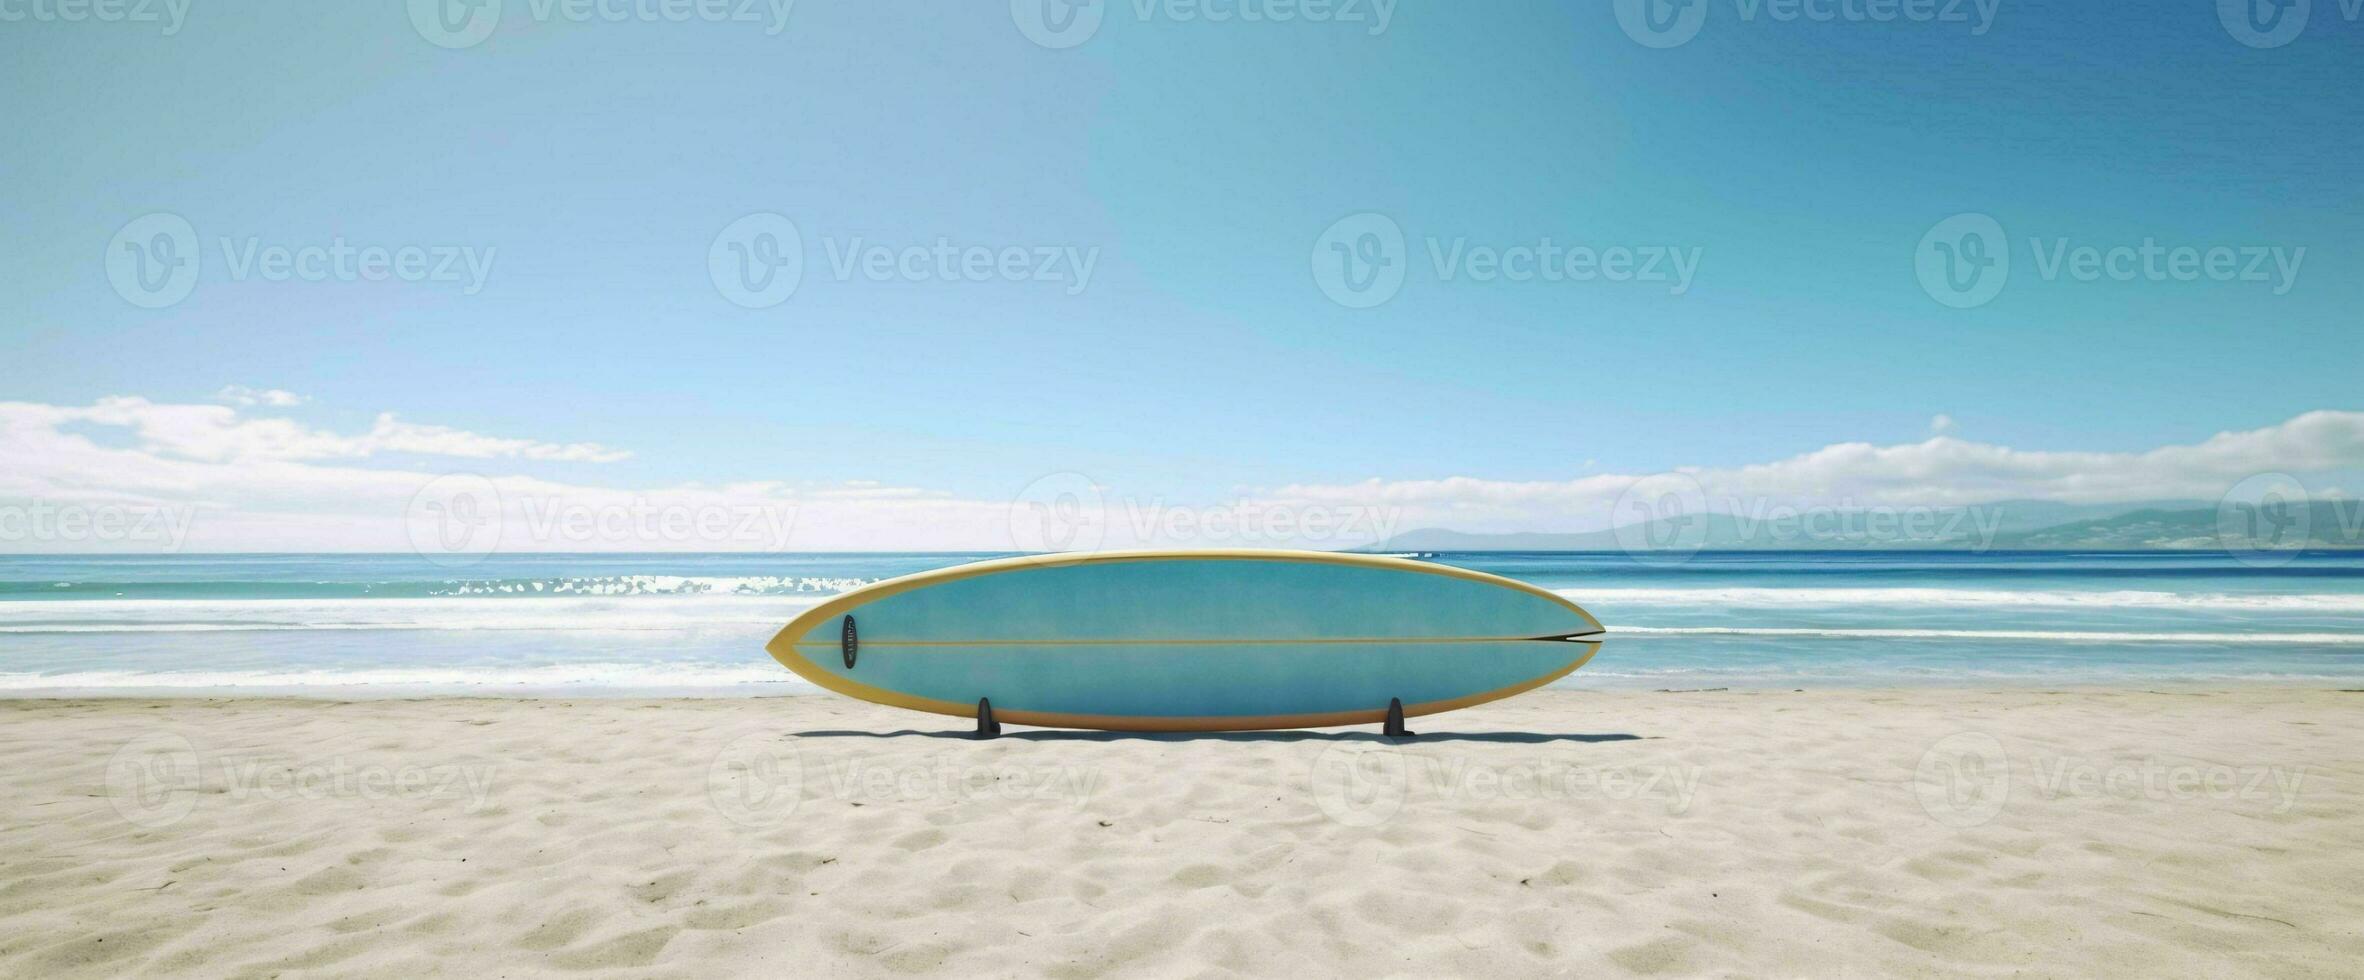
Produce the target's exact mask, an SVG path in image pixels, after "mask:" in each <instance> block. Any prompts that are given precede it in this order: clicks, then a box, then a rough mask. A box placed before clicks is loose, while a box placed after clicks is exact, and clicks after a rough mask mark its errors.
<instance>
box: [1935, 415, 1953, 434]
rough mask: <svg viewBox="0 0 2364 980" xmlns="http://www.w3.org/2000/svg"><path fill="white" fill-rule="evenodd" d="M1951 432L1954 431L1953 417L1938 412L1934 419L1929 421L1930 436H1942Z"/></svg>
mask: <svg viewBox="0 0 2364 980" xmlns="http://www.w3.org/2000/svg"><path fill="white" fill-rule="evenodd" d="M1952 431H1954V417H1953V416H1951V415H1947V414H1945V413H1944V412H1939V413H1937V415H1936V417H1935V418H1932V419H1930V420H1929V434H1930V435H1933V436H1942V435H1944V434H1946V433H1948V432H1952Z"/></svg>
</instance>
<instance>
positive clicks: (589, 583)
mask: <svg viewBox="0 0 2364 980" xmlns="http://www.w3.org/2000/svg"><path fill="white" fill-rule="evenodd" d="M876 581H879V580H878V579H874V578H860V577H834V576H814V575H746V576H731V577H714V576H699V575H596V576H577V577H569V578H552V579H494V580H486V581H481V582H469V581H462V582H454V583H451V584H450V585H448V586H445V587H444V588H441V589H438V590H436V594H437V595H444V596H528V595H548V596H641V595H717V596H779V595H807V594H836V593H840V592H847V591H850V590H853V589H858V588H861V587H862V586H865V585H869V584H871V583H873V582H876Z"/></svg>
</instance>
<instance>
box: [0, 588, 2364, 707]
mask: <svg viewBox="0 0 2364 980" xmlns="http://www.w3.org/2000/svg"><path fill="white" fill-rule="evenodd" d="M987 557H993V556H989V555H951V554H785V555H744V554H733V555H508V556H501V555H496V556H491V557H488V558H485V559H482V560H481V561H477V562H475V563H473V564H468V565H465V566H452V565H449V564H443V563H438V562H434V561H429V560H427V559H424V558H420V557H416V556H398V555H236V556H202V555H181V556H154V557H30V556H7V557H0V696H10V695H19V696H21V695H31V694H66V693H124V694H130V693H140V694H159V693H160V694H220V693H225V692H247V693H302V694H322V695H331V696H339V697H350V696H370V695H382V694H417V693H453V692H461V693H485V694H508V693H565V694H586V695H588V694H605V693H666V694H722V695H730V694H765V693H784V692H794V691H804V690H810V688H809V687H808V686H807V685H805V684H804V683H803V682H802V681H800V680H798V679H796V678H795V677H794V676H793V675H790V674H789V673H788V672H787V671H786V670H785V669H783V668H781V667H780V666H779V665H778V664H776V663H774V662H773V661H772V660H771V658H770V657H769V656H768V655H767V654H765V653H764V651H763V644H764V641H765V640H767V639H769V638H770V636H771V634H772V633H773V632H774V631H776V630H777V629H778V628H779V627H780V626H781V625H782V624H784V623H786V622H787V621H788V620H789V619H790V618H792V617H794V616H795V615H796V614H797V613H798V612H800V611H802V610H804V609H806V608H809V607H810V606H812V605H813V604H814V603H817V602H820V601H822V600H824V599H826V598H827V597H829V596H832V595H836V594H838V593H840V592H842V591H844V590H846V589H849V588H854V587H857V586H860V585H862V584H865V583H869V582H873V581H877V580H879V579H882V578H888V577H892V576H896V575H903V574H908V573H911V572H916V571H922V570H925V569H929V568H937V567H942V566H946V565H953V564H959V563H962V562H967V561H975V560H978V559H981V558H987ZM1410 557H1415V558H1418V559H1420V560H1425V561H1435V562H1442V563H1446V564H1452V565H1460V566H1464V567H1468V568H1474V569H1479V570H1482V571H1487V572H1493V573H1496V574H1501V575H1508V576H1511V577H1513V578H1519V579H1524V580H1526V581H1529V582H1533V583H1535V584H1537V585H1540V586H1543V587H1545V588H1549V589H1552V590H1555V591H1558V592H1560V593H1561V594H1564V595H1566V596H1568V597H1569V598H1570V599H1573V600H1575V601H1576V602H1578V603H1579V604H1581V605H1583V606H1584V607H1585V608H1587V609H1589V610H1591V611H1592V612H1593V613H1594V614H1595V615H1596V616H1598V617H1599V618H1600V619H1601V620H1602V621H1603V622H1604V623H1606V624H1607V625H1608V626H1609V628H1610V630H1611V636H1610V638H1609V640H1608V641H1607V643H1606V644H1605V645H1604V646H1603V648H1602V650H1601V652H1600V654H1599V656H1597V657H1596V658H1595V659H1594V660H1593V662H1592V663H1591V664H1590V665H1588V666H1587V667H1586V668H1585V669H1583V670H1581V671H1578V672H1577V673H1576V674H1574V675H1571V676H1570V677H1569V678H1568V679H1566V680H1565V681H1562V682H1561V684H1562V686H1567V687H1576V688H1637V687H1638V688H1645V689H1655V688H1678V689H1681V688H1707V687H1733V688H1749V687H1778V688H1799V687H1806V688H1812V687H1831V686H1879V685H1932V684H1942V685H1990V686H1991V685H2054V684H2113V685H2115V684H2123V685H2135V684H2148V683H2193V682H2197V683H2221V682H2230V681H2252V682H2255V681H2262V682H2284V683H2305V684H2328V685H2338V686H2364V554H2358V553H2353V552H2346V553H2308V554H2303V555H2297V556H2293V557H2292V558H2291V560H2290V561H2288V562H2287V563H2285V564H2280V565H2276V566H2271V567H2253V566H2251V565H2248V564H2244V563H2242V562H2240V561H2236V560H2234V559H2233V558H2232V557H2230V556H2226V555H2222V554H2215V555H2211V554H2206V553H2198V552H2183V553H2157V552H2149V553H2087V554H2067V553H2003V554H1997V553H1989V554H1955V553H1905V552H1811V553H1800V552H1782V553H1766V552H1749V553H1720V554H1719V553H1704V554H1699V555H1695V556H1691V557H1690V558H1688V559H1687V560H1683V561H1668V560H1665V559H1663V558H1656V559H1652V560H1647V561H1645V560H1638V559H1636V558H1634V557H1632V556H1628V555H1624V554H1615V553H1610V554H1600V553H1531V554H1529V553H1493V552H1487V553H1441V554H1420V555H1415V556H1410Z"/></svg>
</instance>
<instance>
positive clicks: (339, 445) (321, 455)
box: [0, 397, 632, 463]
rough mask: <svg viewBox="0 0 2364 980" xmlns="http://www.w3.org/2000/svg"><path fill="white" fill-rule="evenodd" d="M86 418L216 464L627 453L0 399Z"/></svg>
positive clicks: (147, 445)
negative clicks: (402, 456)
mask: <svg viewBox="0 0 2364 980" xmlns="http://www.w3.org/2000/svg"><path fill="white" fill-rule="evenodd" d="M68 423H87V424H91V425H98V426H108V427H115V428H122V429H127V430H130V432H131V433H132V435H133V436H134V437H135V438H136V439H137V441H138V442H139V444H140V447H141V448H142V449H144V450H147V451H148V452H150V453H153V454H155V455H158V456H165V457H178V458H184V459H199V460H210V461H217V462H226V461H233V460H236V461H246V462H252V461H257V460H316V459H362V458H366V457H370V456H374V455H377V454H378V453H382V452H392V453H416V454H419V455H422V456H449V457H455V458H460V459H531V460H550V461H561V462H589V463H612V462H615V461H617V460H621V459H625V458H628V457H630V456H631V455H632V454H631V453H628V452H623V451H620V450H615V449H609V448H607V447H605V446H601V445H599V444H597V443H588V442H580V443H564V444H561V443H549V442H540V441H537V440H533V439H510V438H502V437H498V436H487V435H480V434H478V433H474V432H467V431H463V430H460V429H453V428H448V427H445V426H439V425H419V424H416V423H410V422H403V421H401V420H399V419H396V418H395V417H394V416H393V415H392V414H391V413H388V414H381V415H379V416H378V417H377V421H376V422H375V424H373V425H372V426H371V427H370V429H369V431H367V432H363V433H360V434H357V435H342V434H339V433H336V432H331V431H328V430H326V429H318V428H313V427H311V426H307V425H304V424H303V423H300V422H297V421H295V420H293V419H284V418H249V417H245V416H243V415H241V414H240V412H239V410H238V409H237V408H233V407H230V406H226V405H165V404H158V403H155V402H151V401H149V400H147V399H145V398H129V397H115V398H101V399H99V400H98V402H96V403H95V404H92V405H90V406H88V407H70V406H57V405H35V404H29V403H24V402H0V426H5V427H9V428H12V429H14V428H33V429H44V428H45V429H50V430H54V429H55V428H56V427H57V426H59V425H64V424H68Z"/></svg>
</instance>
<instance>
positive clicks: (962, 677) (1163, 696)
mask: <svg viewBox="0 0 2364 980" xmlns="http://www.w3.org/2000/svg"><path fill="white" fill-rule="evenodd" d="M1600 633H1601V625H1600V623H1599V621H1597V620H1595V619H1593V618H1592V616H1591V615H1590V614H1588V613H1586V612H1585V611H1584V610H1583V609H1581V608H1578V607H1577V606H1576V605H1575V604H1574V603H1571V602H1569V601H1567V600H1566V599H1563V598H1561V597H1559V596H1557V595H1554V594H1552V593H1550V592H1546V591H1544V590H1542V589H1538V588H1535V587H1534V586H1530V585H1527V584H1525V583H1523V582H1518V581H1515V580H1512V579H1506V578H1502V577H1499V576H1494V575H1487V574H1485V573H1482V572H1473V571H1470V570H1467V569H1462V568H1455V567H1452V566H1449V565H1435V564H1429V563H1426V562H1416V561H1407V560H1404V559H1397V558H1386V557H1380V556H1375V555H1340V554H1330V553H1324V552H1295V551H1244V550H1243V551H1185V552H1174V551H1155V552H1108V553H1099V554H1077V555H1044V556H1033V557H1023V558H1009V559H1001V560H998V561H989V562H978V563H975V564H970V565H961V566H956V567H953V568H946V569H938V570H935V571H930V572H923V573H920V574H918V575H910V576H905V577H902V578H898V579H891V580H888V581H885V582H879V583H876V584H873V585H870V586H867V587H865V588H862V589H857V590H855V591H852V592H848V593H846V594H845V595H842V596H838V597H836V598H834V599H831V600H829V601H827V602H824V603H822V604H820V605H818V606H815V607H814V608H813V609H811V610H809V611H807V612H806V613H804V614H803V615H801V616H798V617H797V618H796V619H795V620H794V621H793V622H790V623H789V624H788V626H787V627H786V628H785V629H782V630H781V631H780V633H779V635H778V636H775V637H774V638H773V639H772V641H771V643H770V645H769V646H768V648H767V649H768V650H769V651H770V652H771V654H772V656H773V657H774V658H776V659H778V660H779V661H780V663H782V664H783V665H785V666H787V667H788V668H789V669H790V670H793V671H795V672H796V673H797V674H798V675H800V676H802V677H804V678H805V679H807V680H810V681H812V682H813V683H814V684H816V685H819V686H821V687H823V688H826V689H829V690H832V691H836V692H838V693H841V694H845V695H849V696H851V697H856V698H860V699H862V700H865V701H872V702H876V703H879V704H886V705H892V706H895V707H902V708H912V709H916V710H920V711H932V712H936V713H939V714H947V715H958V716H963V717H967V716H971V715H973V714H974V713H975V711H976V705H977V701H978V699H980V698H990V699H991V700H992V702H993V707H994V714H995V715H996V716H997V717H998V718H999V720H1001V721H1006V722H1012V723H1016V724H1023V725H1042V726H1049V727H1059V728H1097V729H1107V730H1117V731H1241V730H1253V729H1270V728H1304V727H1316V726H1324V725H1350V724H1365V723H1370V722H1376V721H1379V720H1381V719H1382V718H1383V717H1384V715H1385V713H1386V710H1387V704H1388V702H1389V700H1390V699H1400V700H1401V701H1402V702H1403V704H1404V713H1405V715H1407V716H1416V715H1423V714H1434V713H1436V712H1439V711H1448V710H1451V709H1454V708H1460V707H1467V706H1469V705H1472V704H1480V703H1483V702H1486V701H1492V700H1495V699H1497V698H1503V697H1508V696H1510V695H1513V694H1517V693H1519V692H1521V691H1526V690H1530V689H1532V688H1535V687H1539V686H1541V685H1543V684H1547V683H1550V682H1551V681H1552V680H1555V679H1557V678H1559V677H1562V676H1565V675H1566V674H1568V673H1569V672H1570V671H1573V670H1575V669H1576V668H1578V667H1581V666H1583V665H1584V663H1585V661H1587V660H1590V659H1591V658H1592V655H1593V654H1594V653H1595V652H1597V651H1598V650H1599V648H1600V644H1599V640H1598V637H1599V635H1600Z"/></svg>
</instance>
